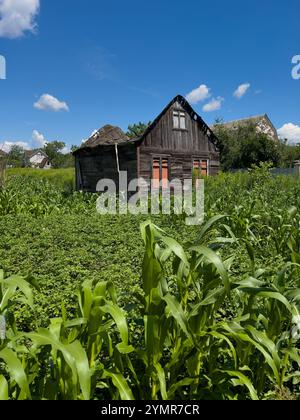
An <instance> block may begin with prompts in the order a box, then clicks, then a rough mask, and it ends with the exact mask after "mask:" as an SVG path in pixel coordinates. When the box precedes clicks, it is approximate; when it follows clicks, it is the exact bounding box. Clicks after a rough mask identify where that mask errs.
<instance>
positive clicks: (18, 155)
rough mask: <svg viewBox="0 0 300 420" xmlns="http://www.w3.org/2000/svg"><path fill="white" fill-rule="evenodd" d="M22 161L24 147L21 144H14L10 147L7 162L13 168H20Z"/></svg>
mask: <svg viewBox="0 0 300 420" xmlns="http://www.w3.org/2000/svg"><path fill="white" fill-rule="evenodd" d="M23 163H24V149H23V148H22V147H21V146H18V145H14V146H12V147H11V149H10V151H9V153H8V157H7V164H8V165H10V166H13V167H14V168H20V167H21V166H23Z"/></svg>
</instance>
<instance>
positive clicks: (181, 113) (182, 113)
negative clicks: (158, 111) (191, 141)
mask: <svg viewBox="0 0 300 420" xmlns="http://www.w3.org/2000/svg"><path fill="white" fill-rule="evenodd" d="M175 114H176V118H178V127H175V124H174V117H175ZM172 116H173V130H177V131H188V129H187V118H186V112H185V111H182V110H181V109H173V114H172ZM182 117H184V127H181V118H182Z"/></svg>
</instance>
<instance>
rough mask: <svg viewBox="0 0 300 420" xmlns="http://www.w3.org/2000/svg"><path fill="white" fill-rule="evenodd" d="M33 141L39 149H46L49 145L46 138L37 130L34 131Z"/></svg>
mask: <svg viewBox="0 0 300 420" xmlns="http://www.w3.org/2000/svg"><path fill="white" fill-rule="evenodd" d="M32 140H33V141H34V144H35V145H36V146H38V147H44V146H45V145H46V143H47V140H46V138H45V136H44V135H43V134H42V133H40V132H38V131H37V130H33V133H32Z"/></svg>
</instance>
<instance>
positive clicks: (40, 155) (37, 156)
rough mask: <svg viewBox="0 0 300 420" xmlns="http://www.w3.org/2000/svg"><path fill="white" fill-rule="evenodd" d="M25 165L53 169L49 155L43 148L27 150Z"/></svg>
mask: <svg viewBox="0 0 300 420" xmlns="http://www.w3.org/2000/svg"><path fill="white" fill-rule="evenodd" d="M25 166H26V167H30V168H36V169H51V167H52V165H51V162H50V159H49V157H48V156H47V155H46V153H45V152H43V151H42V150H26V151H25Z"/></svg>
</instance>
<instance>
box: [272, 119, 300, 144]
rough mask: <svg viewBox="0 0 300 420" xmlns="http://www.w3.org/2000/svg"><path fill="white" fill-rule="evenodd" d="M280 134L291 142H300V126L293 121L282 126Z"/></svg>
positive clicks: (279, 130)
mask: <svg viewBox="0 0 300 420" xmlns="http://www.w3.org/2000/svg"><path fill="white" fill-rule="evenodd" d="M277 131H278V135H279V137H281V138H282V139H287V140H288V141H289V143H296V144H297V143H300V126H299V125H296V124H293V123H287V124H284V125H283V126H282V127H281V128H279V129H278V130H277Z"/></svg>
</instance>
